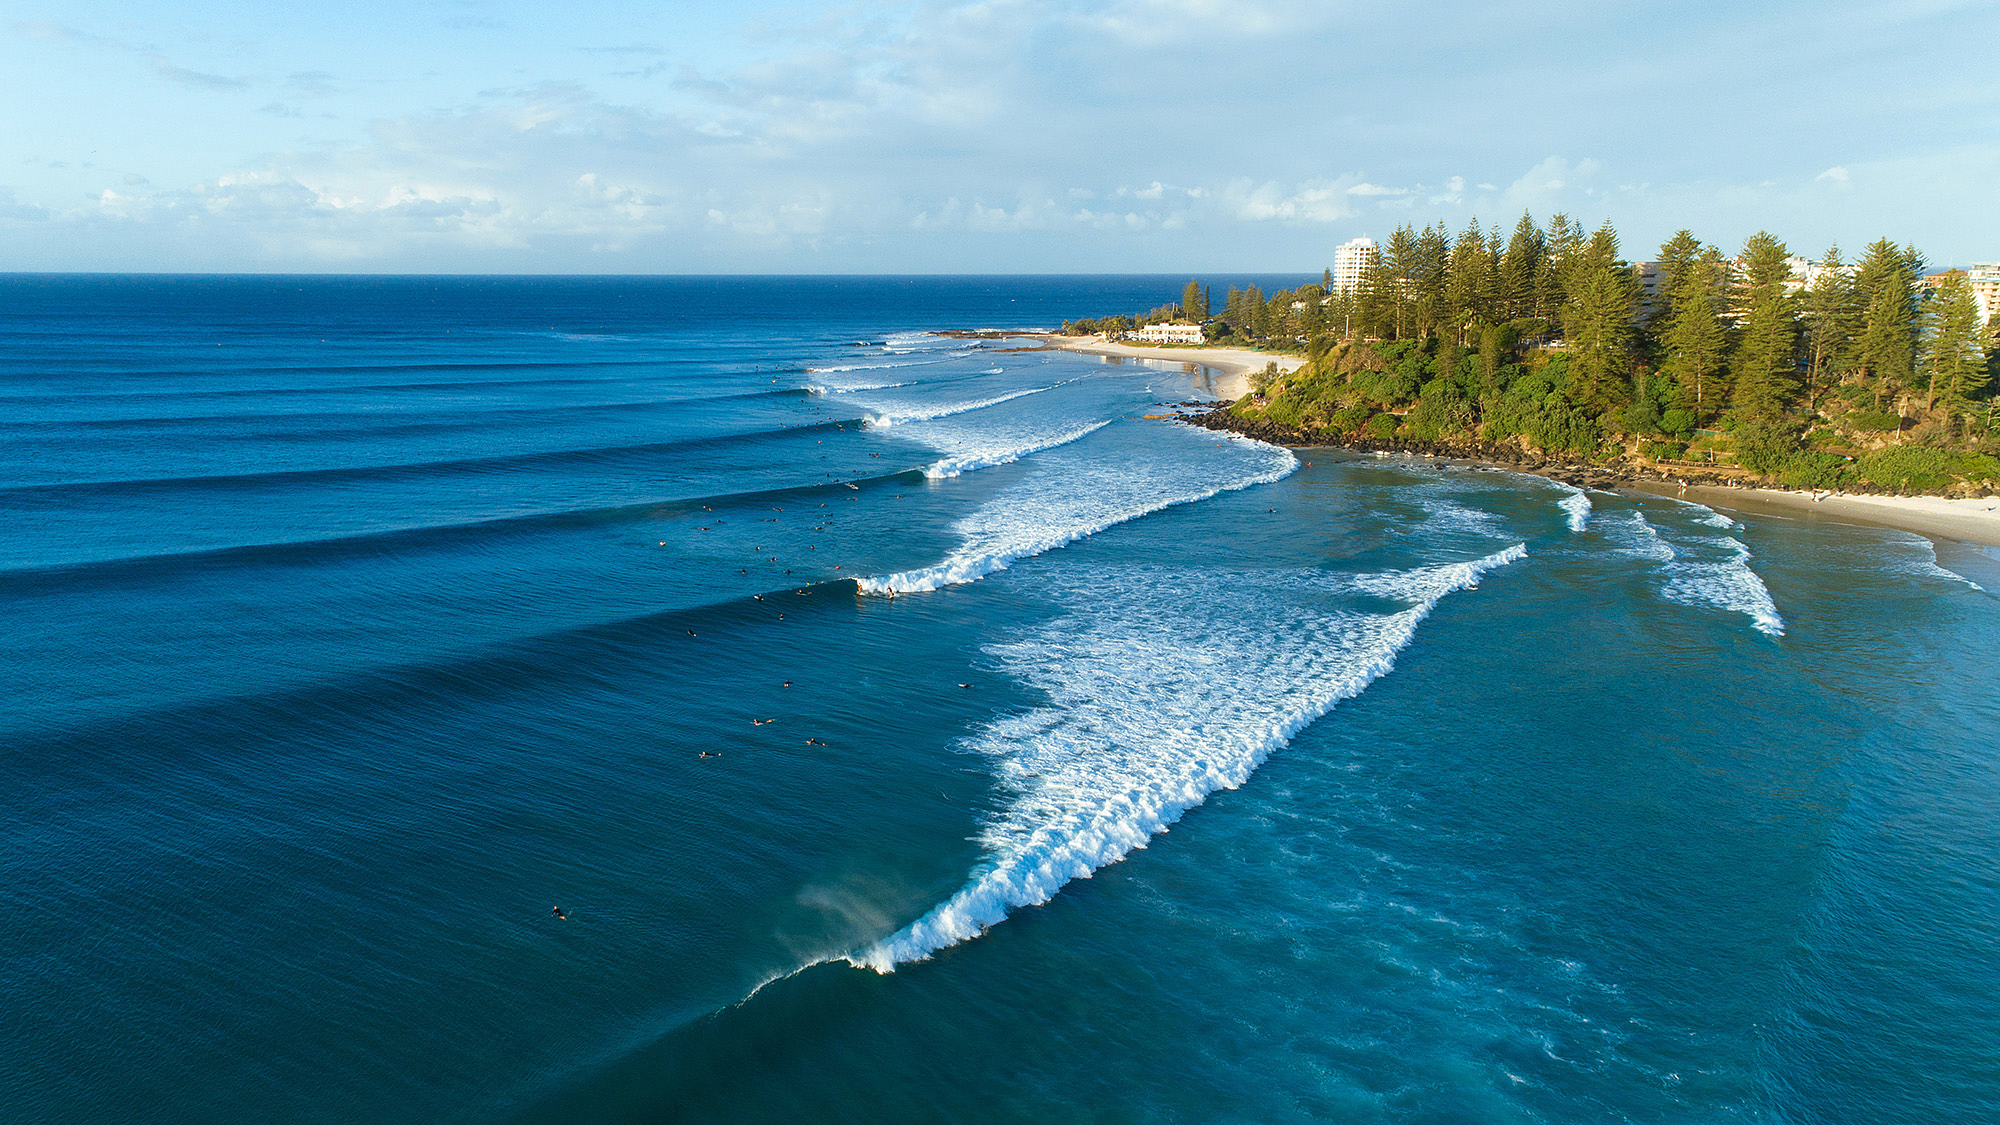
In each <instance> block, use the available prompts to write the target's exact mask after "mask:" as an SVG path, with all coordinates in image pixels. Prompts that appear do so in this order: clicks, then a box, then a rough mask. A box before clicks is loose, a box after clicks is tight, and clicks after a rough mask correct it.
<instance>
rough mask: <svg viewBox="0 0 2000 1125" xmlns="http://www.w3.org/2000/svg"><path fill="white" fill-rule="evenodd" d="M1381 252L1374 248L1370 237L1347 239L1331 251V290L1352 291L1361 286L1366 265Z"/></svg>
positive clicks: (1373, 262)
mask: <svg viewBox="0 0 2000 1125" xmlns="http://www.w3.org/2000/svg"><path fill="white" fill-rule="evenodd" d="M1380 254H1381V252H1380V251H1379V250H1377V249H1376V248H1375V240H1374V239H1372V238H1356V239H1351V240H1349V241H1348V242H1347V243H1346V244H1344V245H1342V246H1341V247H1340V248H1339V249H1337V250H1335V251H1334V252H1333V291H1334V292H1336V293H1352V292H1354V291H1355V290H1356V289H1359V288H1361V279H1362V277H1363V276H1364V275H1366V274H1367V272H1368V267H1370V266H1372V265H1374V264H1375V263H1376V262H1377V261H1378V260H1379V259H1380Z"/></svg>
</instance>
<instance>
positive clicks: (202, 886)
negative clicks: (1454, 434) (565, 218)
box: [0, 276, 2000, 1123]
mask: <svg viewBox="0 0 2000 1125" xmlns="http://www.w3.org/2000/svg"><path fill="white" fill-rule="evenodd" d="M1182 280H1184V279H1178V278H983V279H982V278H869V279H857V278H850V279H825V278H822V279H768V278H767V279H435V278H423V279H415V278H402V279H367V278H355V279H312V278H153V277H147V278H69V277H65V278H54V277H20V276H15V277H7V278H0V516H4V518H0V639H4V646H0V660H4V672H5V679H6V683H7V688H8V690H7V693H6V696H5V704H4V706H0V802H4V805H0V833H4V836H0V839H4V848H0V864H4V871H0V896H4V897H3V898H0V903H4V913H5V917H6V919H7V922H6V925H5V926H4V928H0V1117H5V1118H7V1119H10V1120H22V1121H36V1122H99V1121H126V1120H145V1121H161V1122H197V1121H199V1122H214V1121H260V1122H261V1121H287V1122H291V1121H298V1122H353V1121H363V1120H365V1121H370V1122H438V1121H451V1122H524V1123H526V1122H557V1121H563V1122H574V1121H591V1122H598V1121H603V1122H655V1121H660V1122H664V1121H748V1122H759V1121H773V1122H775V1121H852V1122H891V1121H910V1122H916V1121H938V1120H956V1121H1000V1122H1010V1121H1021V1122H1028V1121H1035V1122H1043V1121H1078V1122H1217V1121H1243V1122H1253V1121H1254V1122H1283V1121H1335V1122H1467V1123H1472V1122H1482V1123H1484V1122H1577V1123H1583V1122H1592V1123H1595V1122H1618V1121H1629V1122H1799V1123H1805V1122H1814V1123H1818V1122H1827V1123H1833V1122H1861V1121H1870V1122H1875V1121H1881V1122H1889V1121H1938V1122H1945V1121H1982V1120H1996V1119H2000V967H1997V966H1996V951H2000V766H1996V758H1997V757H2000V749H1996V748H2000V705H1997V704H1996V692H1995V690H1994V687H1995V669H1996V667H2000V629H1996V625H2000V602H1996V600H1995V598H1994V596H1993V595H1992V594H1990V593H1987V592H1985V590H1982V589H1980V588H1979V587H1980V586H1985V587H1988V588H1994V589H2000V558H1996V557H1995V553H1994V552H1992V551H1990V550H1984V551H1983V550H1982V549H1979V548H1973V547H1968V546H1966V545H1963V544H1956V543H1951V542H1948V541H1946V542H1938V543H1933V542H1931V541H1929V540H1926V539H1923V538H1921V537H1919V536H1915V535H1911V534H1908V533H1904V532H1898V531H1890V530H1884V529H1875V528H1867V527H1859V526H1850V525H1845V524H1841V523H1837V522H1833V521H1828V520H1820V519H1786V518H1780V517H1775V516H1736V515H1732V514H1731V513H1718V512H1715V511H1711V510H1709V509H1707V508H1702V507H1699V506H1695V505H1689V504H1684V503H1680V502H1678V501H1676V500H1672V499H1668V498H1663V497H1651V496H1638V495H1611V494H1603V493H1591V494H1588V495H1584V494H1579V493H1576V492H1575V491H1574V490H1571V489H1568V488H1566V487H1564V486H1561V485H1558V484H1554V483H1551V482H1548V481H1543V480H1540V479H1536V478H1528V477H1521V476H1516V475H1513V474H1508V473H1501V472H1482V471H1478V470H1476V469H1474V468H1471V467H1464V466H1453V467H1445V468H1439V467H1435V466H1433V465H1432V464H1430V463H1427V462H1422V461H1416V460H1412V459H1407V458H1388V459H1377V458H1357V457H1354V456H1352V455H1348V454H1344V453H1339V452H1335V451H1300V452H1299V453H1298V454H1297V456H1294V454H1292V453H1290V452H1287V451H1284V450H1281V449H1276V448H1273V447H1269V446H1264V445H1260V444H1257V443H1253V442H1247V441H1242V440H1238V439H1234V438H1228V437H1223V436H1220V435H1215V434H1211V433H1207V432H1205V431H1199V430H1193V429H1189V428H1186V427H1182V426H1179V425H1177V424H1174V423H1172V422H1168V421H1163V420H1159V419H1148V418H1146V417H1145V415H1148V414H1162V413H1167V412H1168V411H1167V410H1166V409H1165V408H1164V407H1162V406H1161V405H1160V404H1162V403H1169V402H1175V401H1179V400H1182V399H1187V398H1189V397H1202V395H1203V393H1204V379H1203V377H1202V376H1200V375H1199V374H1194V375H1190V374H1187V373H1184V372H1182V371H1179V370H1168V369H1165V368H1154V367H1147V366H1138V365H1113V364H1107V363H1103V362H1100V361H1098V360H1094V359H1091V358H1088V357H1082V356H1076V355H1071V354H1067V353H1051V352H1038V351H1022V350H1017V349H1019V348H1020V346H1021V345H1022V343H1023V341H1020V340H969V339H952V338H946V337H941V336H937V335H931V334H929V330H931V329H935V328H940V327H954V328H992V327H998V328H1021V327H1036V326H1049V325H1052V324H1054V323H1055V322H1056V321H1059V320H1061V319H1063V318H1064V317H1074V316H1079V315H1101V314H1104V313H1109V312H1129V311H1133V310H1136V309H1143V308H1150V307H1153V306H1155V305H1158V304H1161V303H1164V302H1167V301H1170V300H1172V299H1174V297H1175V295H1176V294H1177V293H1178V290H1179V284H1180V282H1181V281H1182ZM1230 280H1234V281H1236V282H1237V283H1238V284H1242V283H1244V282H1246V281H1247V280H1248V279H1219V280H1218V281H1217V284H1218V286H1220V285H1222V284H1226V283H1227V282H1228V281H1230ZM1257 280H1260V281H1262V282H1263V283H1264V284H1265V285H1266V286H1267V287H1268V286H1270V285H1273V284H1278V285H1285V284H1294V283H1296V282H1297V281H1299V280H1302V279H1297V278H1262V279H1257ZM557 905H559V906H562V907H563V908H564V909H565V911H566V912H567V914H568V918H567V919H566V920H564V919H557V918H555V917H554V916H553V915H552V913H551V907H552V906H557Z"/></svg>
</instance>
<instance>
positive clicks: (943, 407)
mask: <svg viewBox="0 0 2000 1125" xmlns="http://www.w3.org/2000/svg"><path fill="white" fill-rule="evenodd" d="M1059 386H1062V384H1061V383H1054V384H1051V385H1049V386H1046V387H1030V388H1028V389H1027V390H1025V391H1009V392H1008V393H1006V394H1004V395H994V396H993V397H991V398H982V399H979V400H977V401H974V402H953V403H938V404H933V405H929V406H899V407H887V408H873V407H871V408H870V409H879V410H880V413H877V414H872V415H870V416H869V418H868V425H870V426H876V427H881V426H899V425H902V424H903V423H906V422H928V421H930V420H931V419H933V418H949V417H951V416H952V415H954V414H967V413H970V412H972V411H974V410H984V409H986V408H987V407H989V406H998V405H1000V404H1001V403H1003V402H1012V401H1014V400H1015V399H1017V398H1026V397H1028V396H1029V395H1038V394H1041V393H1042V392H1043V391H1052V390H1055V389H1056V388H1057V387H1059ZM864 405H865V404H864Z"/></svg>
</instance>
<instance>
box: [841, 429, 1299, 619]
mask: <svg viewBox="0 0 2000 1125" xmlns="http://www.w3.org/2000/svg"><path fill="white" fill-rule="evenodd" d="M1171 432H1178V431H1171ZM1204 436H1206V435H1204ZM1231 444H1232V446H1249V447H1251V451H1252V453H1253V457H1252V458H1251V459H1250V463H1249V464H1248V465H1247V466H1231V468H1234V469H1236V472H1237V474H1238V475H1234V476H1233V477H1232V478H1230V479H1225V480H1222V481H1220V482H1218V481H1215V480H1214V479H1213V477H1212V475H1210V474H1212V473H1213V468H1210V469H1209V470H1208V471H1207V472H1202V471H1201V469H1200V466H1199V463H1196V466H1195V467H1194V468H1192V469H1189V468H1183V469H1182V470H1181V471H1180V473H1179V475H1178V476H1174V475H1161V474H1154V473H1145V472H1134V471H1133V467H1132V466H1131V465H1129V464H1127V463H1125V462H1123V461H1114V462H1097V463H1085V464H1082V465H1079V466H1076V467H1075V469H1074V470H1073V471H1071V472H1068V473H1065V474H1063V475H1061V476H1060V477H1058V478H1056V479H1054V480H1036V481H1030V482H1027V483H1026V485H1025V486H1024V488H1023V489H1017V490H1015V491H1013V492H1010V493H1007V494H1004V495H1002V496H999V497H996V498H995V499H994V500H993V501H992V502H990V503H989V504H988V505H987V506H986V507H984V508H982V509H980V510H979V511H977V512H974V513H973V514H972V515H970V516H967V517H966V518H965V519H963V520H960V521H959V523H958V527H957V531H958V533H959V534H960V535H961V536H962V537H963V542H962V544H961V545H960V546H959V548H958V549H957V550H955V551H953V552H952V553H951V554H950V555H949V556H947V557H946V558H945V559H944V560H943V561H942V562H939V563H937V564H935V565H933V566H927V567H919V568H917V569H915V570H905V571H900V572H898V573H895V574H891V575H888V576H886V577H882V578H863V579H860V580H859V585H860V587H861V590H862V592H863V593H867V594H890V595H894V594H913V593H920V592H924V591H929V590H939V589H943V588H944V587H946V586H957V585H960V584H963V583H966V582H976V581H978V580H979V579H981V578H984V577H986V576H987V575H989V574H993V573H995V572H997V571H1001V570H1005V569H1006V568H1007V567H1008V566H1009V565H1010V564H1011V563H1013V562H1014V561H1015V560H1016V559H1022V558H1027V557H1030V556H1033V555H1039V554H1042V553H1043V552H1045V551H1052V550H1054V549H1056V548H1057V547H1061V546H1064V545H1065V544H1068V543H1073V542H1075V541H1076V540H1078V539H1081V538H1083V537H1085V536H1087V535H1095V534H1096V533H1098V532H1100V531H1103V530H1104V529H1105V528H1108V527H1115V526H1116V525H1118V524H1121V523H1124V522H1126V521H1128V520H1134V519H1137V518H1139V517H1140V516H1144V515H1149V514H1151V513H1153V512H1157V511H1160V510H1161V509H1163V508H1171V507H1173V506H1175V505H1177V504H1187V503H1192V502H1194V501H1196V500H1206V499H1208V498H1209V497H1211V496H1215V495H1217V494H1219V493H1223V492H1233V491H1236V490H1238V489H1244V488H1250V487H1252V486H1253V485H1259V484H1270V483H1271V482H1273V481H1277V480H1282V479H1284V478H1285V477H1286V476H1287V475H1289V474H1290V473H1291V472H1292V471H1293V470H1294V469H1296V468H1298V465H1299V462H1298V459H1297V458H1295V457H1293V456H1292V455H1291V453H1290V451H1288V450H1285V449H1281V448H1279V447H1278V446H1275V445H1266V444H1264V443H1263V442H1252V441H1247V440H1244V439H1237V440H1236V441H1234V442H1232V443H1231ZM1245 470H1247V471H1245Z"/></svg>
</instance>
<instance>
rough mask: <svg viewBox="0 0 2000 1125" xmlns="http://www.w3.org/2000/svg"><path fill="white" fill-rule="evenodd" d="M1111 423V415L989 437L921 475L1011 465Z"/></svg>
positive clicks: (947, 475) (952, 474)
mask: <svg viewBox="0 0 2000 1125" xmlns="http://www.w3.org/2000/svg"><path fill="white" fill-rule="evenodd" d="M1110 424H1111V421H1110V419H1106V420H1104V421H1102V422H1092V423H1091V424H1089V425H1087V426H1079V427H1077V428H1076V429H1073V430H1065V431H1063V432H1061V433H1057V434H1045V435H1042V436H1040V437H1034V438H1026V439H1022V438H1015V439H1012V440H1011V441H1010V440H1005V439H1002V440H999V441H988V442H986V443H984V444H983V445H981V446H976V447H974V448H971V449H966V450H963V451H960V452H956V453H954V454H952V455H951V456H950V457H947V458H945V459H944V460H942V461H939V462H937V463H936V464H934V465H932V466H931V467H930V468H927V469H925V470H924V475H925V476H927V477H929V478H931V479H932V480H947V479H949V478H951V477H955V476H958V475H959V474H961V473H969V472H972V471H974V470H975V469H991V468H993V467H994V466H996V465H1010V464H1012V463H1014V462H1015V461H1019V460H1020V459H1021V458H1023V457H1026V456H1028V455H1030V454H1034V453H1040V452H1042V451H1043V450H1045V449H1054V448H1056V447H1057V446H1063V445H1068V444H1069V443H1070V442H1073V441H1076V440H1078V439H1080V438H1085V437H1088V436H1090V435H1091V434H1094V433H1096V432H1097V431H1099V430H1101V429H1103V428H1104V427H1106V426H1109V425H1110Z"/></svg>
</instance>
